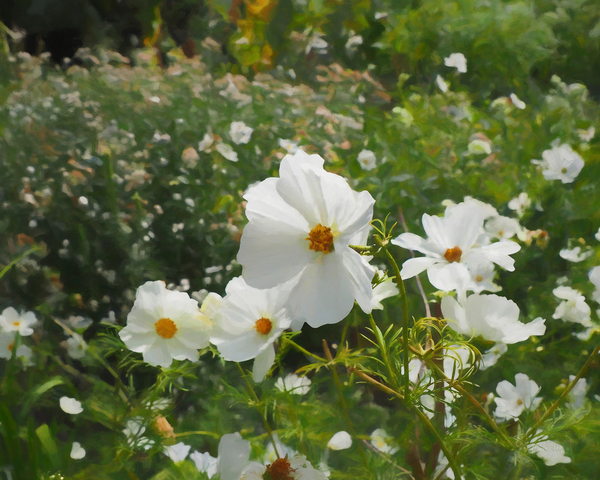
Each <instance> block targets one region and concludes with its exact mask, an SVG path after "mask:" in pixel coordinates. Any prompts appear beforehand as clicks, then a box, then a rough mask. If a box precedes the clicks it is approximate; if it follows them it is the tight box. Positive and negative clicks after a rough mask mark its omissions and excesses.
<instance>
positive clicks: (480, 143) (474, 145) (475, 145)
mask: <svg viewBox="0 0 600 480" xmlns="http://www.w3.org/2000/svg"><path fill="white" fill-rule="evenodd" d="M490 153H492V146H491V145H490V143H489V142H486V141H485V140H479V139H476V140H472V141H470V142H469V146H468V151H467V155H482V154H484V155H489V154H490Z"/></svg>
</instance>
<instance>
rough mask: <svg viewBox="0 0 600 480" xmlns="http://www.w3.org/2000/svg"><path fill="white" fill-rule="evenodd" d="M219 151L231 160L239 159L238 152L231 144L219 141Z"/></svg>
mask: <svg viewBox="0 0 600 480" xmlns="http://www.w3.org/2000/svg"><path fill="white" fill-rule="evenodd" d="M217 152H219V153H220V154H221V155H223V156H224V157H225V158H226V159H227V160H229V161H230V162H237V161H238V154H237V153H236V151H235V150H234V149H233V148H232V147H231V146H230V145H227V144H226V143H223V142H218V143H217Z"/></svg>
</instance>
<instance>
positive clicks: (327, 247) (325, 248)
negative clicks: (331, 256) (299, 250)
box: [305, 223, 333, 253]
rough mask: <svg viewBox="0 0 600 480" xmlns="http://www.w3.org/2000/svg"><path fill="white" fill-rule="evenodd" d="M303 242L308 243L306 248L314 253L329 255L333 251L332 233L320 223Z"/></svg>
mask: <svg viewBox="0 0 600 480" xmlns="http://www.w3.org/2000/svg"><path fill="white" fill-rule="evenodd" d="M305 240H308V241H309V244H308V248H310V249H311V250H314V251H315V252H323V253H331V252H332V251H333V233H331V228H329V227H324V226H323V225H321V224H320V223H319V224H318V225H317V226H316V227H315V228H313V229H312V230H311V231H310V233H309V234H308V237H306V238H305Z"/></svg>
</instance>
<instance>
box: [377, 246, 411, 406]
mask: <svg viewBox="0 0 600 480" xmlns="http://www.w3.org/2000/svg"><path fill="white" fill-rule="evenodd" d="M383 250H384V251H385V255H386V256H387V258H388V260H389V261H390V263H391V265H392V270H393V271H394V277H396V285H398V290H400V298H402V321H403V324H402V343H403V345H404V358H403V360H404V396H405V397H407V398H408V396H409V395H410V379H409V376H408V360H409V358H408V357H409V354H408V297H407V296H406V287H405V286H404V281H403V280H402V276H401V275H400V269H399V268H398V264H397V263H396V260H395V259H394V256H393V255H392V254H391V253H390V251H389V250H388V248H387V245H383Z"/></svg>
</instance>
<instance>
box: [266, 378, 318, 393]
mask: <svg viewBox="0 0 600 480" xmlns="http://www.w3.org/2000/svg"><path fill="white" fill-rule="evenodd" d="M311 383H312V382H311V381H310V378H308V377H299V376H298V375H296V374H295V373H288V374H287V375H286V376H285V378H281V377H279V378H278V379H277V381H276V382H275V387H277V389H278V390H280V391H282V392H289V393H293V394H294V395H305V394H307V393H308V392H309V391H310V384H311Z"/></svg>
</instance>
